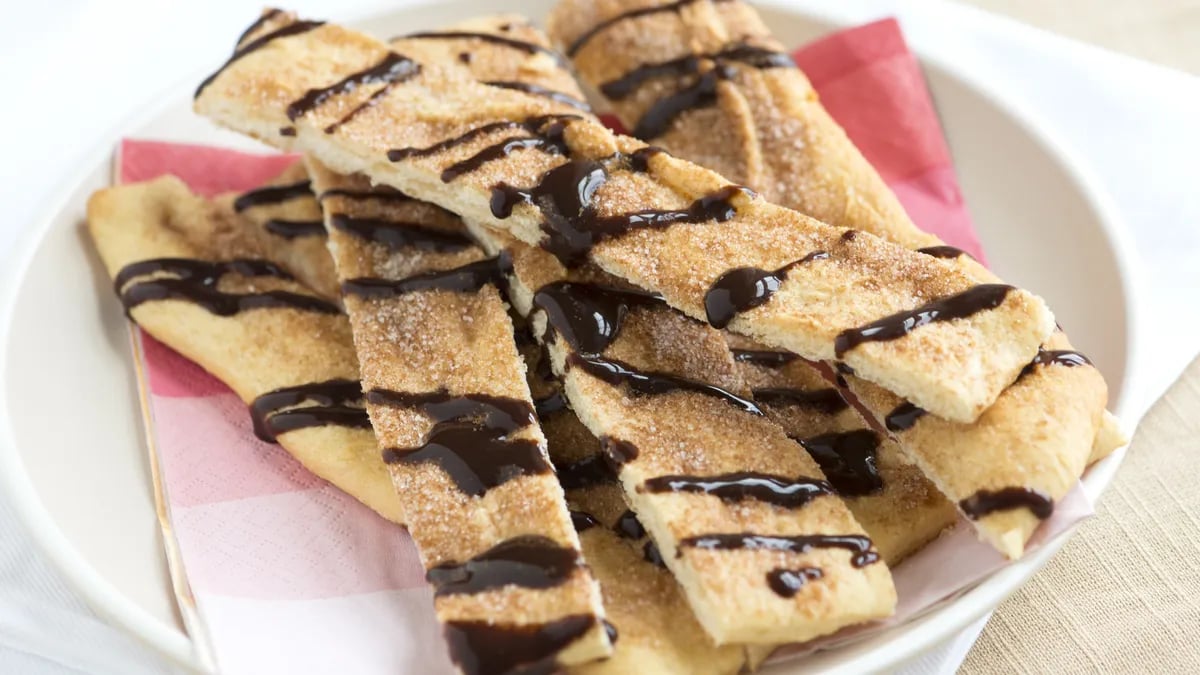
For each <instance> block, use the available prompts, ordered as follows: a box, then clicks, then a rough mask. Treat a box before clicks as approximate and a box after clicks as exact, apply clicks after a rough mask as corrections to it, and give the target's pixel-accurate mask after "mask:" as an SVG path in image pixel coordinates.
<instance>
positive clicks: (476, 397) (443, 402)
mask: <svg viewBox="0 0 1200 675" xmlns="http://www.w3.org/2000/svg"><path fill="white" fill-rule="evenodd" d="M367 402H368V403H370V404H372V405H381V406H398V407H404V408H412V409H416V410H420V411H421V412H422V413H423V414H425V415H426V416H428V417H430V418H431V419H432V420H433V422H434V425H433V428H432V429H430V430H429V433H428V434H427V435H426V439H425V443H424V444H423V445H421V446H418V447H415V448H388V449H386V450H384V451H383V459H384V461H385V462H388V463H389V464H422V463H432V464H437V465H438V466H440V467H441V468H442V470H443V471H444V472H445V473H446V475H447V476H449V478H450V479H451V480H452V481H453V482H454V484H455V485H456V486H457V487H458V489H459V490H460V491H462V492H463V493H465V494H468V495H471V496H475V497H478V496H482V495H483V494H484V493H486V492H487V491H488V490H489V489H491V488H494V487H496V486H498V485H501V484H503V483H506V482H508V481H510V480H513V479H514V478H518V477H520V476H525V475H537V474H544V473H550V472H551V471H552V469H551V467H550V463H549V462H547V461H546V458H545V455H544V453H543V452H542V449H541V448H540V447H538V444H537V442H536V441H533V440H529V439H514V438H509V435H510V434H511V433H512V432H514V431H517V430H519V429H523V428H525V427H527V426H529V425H531V424H533V423H534V413H533V407H532V406H531V405H529V403H527V402H525V401H522V400H519V399H512V398H504V397H499V396H488V395H485V394H471V395H463V396H453V395H451V394H448V393H446V392H433V393H427V394H410V393H402V392H394V391H388V390H384V389H373V390H371V391H369V392H367Z"/></svg>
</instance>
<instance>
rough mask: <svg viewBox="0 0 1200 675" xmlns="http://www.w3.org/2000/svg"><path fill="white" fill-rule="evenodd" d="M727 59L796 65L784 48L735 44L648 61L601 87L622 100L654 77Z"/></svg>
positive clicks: (608, 95) (774, 65)
mask: <svg viewBox="0 0 1200 675" xmlns="http://www.w3.org/2000/svg"><path fill="white" fill-rule="evenodd" d="M726 61H734V62H738V63H742V64H746V65H749V66H751V67H754V68H789V67H792V68H794V67H795V65H796V64H795V63H793V62H792V59H791V57H790V56H788V55H787V54H784V53H782V52H777V51H774V50H769V49H764V48H762V47H754V46H751V45H747V44H735V45H732V46H730V47H726V48H725V49H722V50H721V51H719V52H710V53H706V54H688V55H687V56H681V57H679V58H677V59H671V60H669V61H659V62H656V63H645V64H642V65H640V66H638V67H637V68H634V69H633V70H631V71H629V72H627V73H625V74H624V75H622V76H621V77H618V78H617V79H615V80H609V81H608V82H605V83H603V84H601V85H600V87H599V89H600V93H602V94H604V96H605V97H606V98H608V99H611V100H621V99H623V98H626V97H628V96H629V95H630V94H633V93H634V92H635V91H637V90H638V89H639V88H640V87H641V86H642V85H643V84H645V83H646V82H648V81H650V80H652V79H656V78H660V77H671V76H674V77H682V76H684V75H688V74H694V73H699V72H700V66H701V65H702V64H703V63H705V62H716V64H717V65H720V64H722V63H723V62H726Z"/></svg>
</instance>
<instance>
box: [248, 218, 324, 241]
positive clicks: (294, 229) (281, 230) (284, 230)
mask: <svg viewBox="0 0 1200 675" xmlns="http://www.w3.org/2000/svg"><path fill="white" fill-rule="evenodd" d="M263 229H264V230H266V231H267V232H270V233H271V234H273V235H275V236H277V237H283V238H284V239H296V238H298V237H323V236H325V234H326V233H325V221H323V220H284V219H282V218H272V219H270V220H268V221H267V222H265V223H263Z"/></svg>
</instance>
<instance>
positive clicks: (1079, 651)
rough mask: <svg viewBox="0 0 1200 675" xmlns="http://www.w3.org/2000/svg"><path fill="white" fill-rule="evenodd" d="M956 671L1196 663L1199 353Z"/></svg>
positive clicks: (1159, 668) (1183, 669) (1174, 668)
mask: <svg viewBox="0 0 1200 675" xmlns="http://www.w3.org/2000/svg"><path fill="white" fill-rule="evenodd" d="M960 672H961V673H966V674H968V675H976V674H982V673H1005V674H1007V673H1156V674H1157V673H1200V358H1197V359H1196V360H1195V361H1193V362H1192V364H1191V365H1190V366H1188V368H1187V370H1186V371H1185V372H1184V374H1183V376H1182V377H1180V379H1179V381H1177V382H1176V383H1175V384H1174V385H1172V387H1171V388H1170V390H1168V391H1167V393H1166V394H1165V395H1164V396H1163V397H1162V398H1161V399H1160V400H1159V401H1158V402H1157V403H1156V404H1155V405H1154V407H1153V408H1151V410H1150V412H1149V413H1147V415H1146V417H1145V418H1144V419H1143V420H1142V423H1141V425H1140V426H1139V427H1138V429H1137V432H1136V433H1135V434H1134V437H1133V443H1132V444H1131V446H1130V448H1129V455H1128V457H1127V458H1126V459H1125V463H1124V465H1122V467H1121V469H1120V471H1119V472H1118V473H1117V476H1116V478H1115V480H1114V481H1113V484H1112V486H1111V488H1110V489H1109V490H1108V491H1107V492H1106V493H1105V494H1104V496H1103V497H1101V499H1100V503H1099V504H1098V505H1097V509H1096V516H1095V517H1094V518H1092V519H1091V520H1089V521H1088V522H1086V523H1085V524H1084V525H1083V526H1082V527H1081V528H1080V530H1079V532H1078V533H1077V534H1076V536H1074V537H1073V538H1072V539H1071V541H1070V542H1068V543H1067V545H1066V546H1065V547H1063V550H1062V551H1061V552H1059V554H1058V555H1057V556H1055V558H1054V559H1053V560H1051V561H1050V564H1048V565H1047V566H1046V568H1045V569H1043V570H1042V571H1041V572H1039V573H1038V574H1037V576H1035V577H1034V578H1033V579H1032V580H1031V581H1030V582H1029V583H1028V584H1026V585H1025V586H1024V587H1023V588H1021V590H1019V591H1017V593H1016V594H1015V595H1013V597H1011V598H1010V599H1009V600H1007V601H1006V602H1005V603H1004V604H1003V605H1001V606H1000V609H998V610H997V611H996V614H995V615H994V616H993V617H992V620H991V621H990V622H988V625H987V628H986V629H985V630H984V631H983V635H982V636H981V637H980V639H979V641H978V642H977V643H976V644H975V646H974V648H972V650H971V652H970V654H969V655H968V656H967V660H966V661H965V662H964V663H963V666H962V669H961V671H960Z"/></svg>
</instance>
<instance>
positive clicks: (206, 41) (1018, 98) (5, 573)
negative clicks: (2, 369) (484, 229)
mask: <svg viewBox="0 0 1200 675" xmlns="http://www.w3.org/2000/svg"><path fill="white" fill-rule="evenodd" d="M793 2H794V4H795V5H796V6H799V7H804V8H806V9H811V10H813V11H817V12H822V13H825V14H828V15H830V16H835V17H838V18H841V19H843V20H845V21H846V22H848V23H860V22H865V21H867V20H870V19H874V18H879V17H882V16H888V15H894V16H898V17H900V19H901V22H902V24H903V26H904V30H905V33H906V35H907V37H908V39H909V42H910V43H911V44H912V45H913V47H914V48H915V49H916V50H917V51H918V53H920V54H929V55H935V56H937V57H939V58H943V59H953V60H954V61H955V62H956V63H957V64H958V65H960V66H961V67H962V68H963V69H964V70H966V71H969V72H972V73H974V74H975V75H977V76H978V78H979V79H980V80H981V81H985V82H987V83H988V84H989V86H990V87H991V88H992V90H993V91H994V93H995V94H997V95H998V96H1000V97H1002V98H1005V99H1007V100H1010V101H1014V102H1016V103H1018V104H1019V105H1020V106H1021V107H1022V108H1024V109H1028V110H1030V111H1032V112H1033V113H1034V114H1036V115H1037V116H1038V117H1039V118H1040V120H1041V121H1042V123H1043V124H1044V126H1045V127H1046V128H1047V129H1049V130H1050V131H1051V132H1053V133H1054V134H1055V135H1056V136H1058V138H1059V139H1060V141H1062V143H1063V144H1064V145H1065V146H1066V147H1067V148H1068V149H1069V150H1070V151H1071V152H1073V153H1074V154H1075V155H1076V156H1077V157H1078V158H1079V159H1081V160H1083V162H1084V164H1085V165H1086V166H1087V168H1088V169H1089V170H1090V171H1091V172H1092V173H1093V174H1094V175H1095V176H1097V177H1098V178H1099V179H1100V182H1101V184H1102V187H1104V188H1106V189H1107V190H1108V191H1109V193H1110V194H1111V196H1112V197H1113V201H1114V203H1115V205H1116V207H1117V209H1118V213H1119V216H1120V217H1121V218H1122V219H1123V220H1124V222H1125V224H1126V226H1127V227H1128V228H1129V230H1130V232H1131V234H1132V238H1133V242H1134V244H1135V245H1136V247H1137V253H1138V256H1139V257H1140V258H1141V260H1142V262H1143V269H1142V278H1141V281H1142V282H1143V283H1142V291H1143V293H1142V296H1141V297H1140V298H1139V301H1140V304H1141V307H1142V310H1143V311H1142V317H1143V323H1144V332H1143V335H1144V337H1145V339H1146V340H1147V341H1151V340H1152V343H1151V344H1152V345H1153V346H1152V347H1151V348H1149V349H1146V350H1144V354H1143V358H1142V359H1141V361H1140V362H1139V363H1136V364H1134V370H1135V373H1136V376H1135V379H1134V382H1135V390H1134V391H1133V393H1132V396H1131V401H1130V402H1131V406H1130V409H1131V410H1132V411H1133V412H1134V414H1135V415H1138V416H1140V414H1141V413H1142V412H1143V411H1144V409H1145V408H1146V407H1148V406H1149V404H1150V403H1151V402H1152V401H1153V400H1154V399H1155V398H1156V397H1157V396H1158V395H1159V394H1160V393H1161V392H1162V391H1163V390H1165V389H1166V387H1167V386H1168V385H1169V384H1170V383H1171V382H1172V381H1173V380H1174V379H1175V378H1176V377H1177V376H1178V375H1179V373H1180V372H1181V371H1182V369H1183V367H1184V366H1185V365H1186V364H1187V363H1188V362H1189V361H1190V359H1191V357H1192V356H1193V355H1194V354H1195V353H1196V350H1197V347H1198V345H1197V341H1196V339H1195V336H1196V335H1197V334H1200V303H1197V302H1196V300H1195V292H1196V291H1197V290H1200V190H1198V189H1197V187H1196V183H1195V181H1196V171H1195V162H1196V159H1197V158H1198V157H1200V132H1197V130H1196V127H1195V121H1196V120H1197V119H1200V80H1198V79H1197V78H1195V77H1192V76H1190V75H1187V74H1184V73H1182V72H1177V71H1172V70H1169V69H1165V68H1161V67H1157V66H1152V65H1149V64H1146V63H1143V62H1139V61H1136V60H1133V59H1129V58H1126V57H1122V56H1119V55H1116V54H1112V53H1110V52H1106V51H1103V50H1100V49H1096V48H1092V47H1088V46H1085V45H1081V44H1079V43H1076V42H1070V41H1067V40H1063V39H1061V38H1057V37H1055V36H1052V35H1049V34H1046V33H1043V32H1040V31H1036V30H1032V29H1029V28H1026V27H1023V26H1021V25H1019V24H1016V23H1014V22H1011V21H1007V20H1003V19H998V18H995V17H992V16H991V15H987V14H984V13H982V12H979V11H976V10H973V9H970V8H966V7H961V6H958V5H953V4H951V3H947V2H943V1H942V0H857V1H856V2H853V3H837V2H829V1H828V0H793ZM261 4H262V3H261V1H260V0H250V1H246V0H209V1H208V2H203V3H196V2H184V1H182V0H126V1H123V2H101V1H100V0H50V1H49V2H21V3H9V4H8V5H7V6H5V8H4V10H5V11H4V19H5V20H4V21H3V22H0V85H2V86H3V97H4V98H3V102H4V105H0V129H3V130H4V131H5V137H4V138H5V140H4V149H5V153H4V155H5V156H4V176H3V180H2V181H0V198H2V201H0V203H3V204H4V218H2V219H0V259H3V257H4V256H5V255H7V252H8V251H9V250H10V249H11V247H12V246H13V245H14V243H15V242H16V241H17V240H18V238H19V236H20V235H21V233H22V229H23V226H24V225H25V224H26V223H28V222H29V221H30V220H31V219H32V218H34V217H35V216H37V215H39V214H40V212H41V209H42V208H43V205H44V204H45V203H46V202H47V200H49V199H50V197H51V196H52V195H53V191H54V190H55V189H56V188H57V187H58V185H59V181H60V180H61V178H62V177H63V176H64V175H69V174H70V173H71V170H70V168H71V164H70V162H71V160H73V159H75V158H77V157H81V156H83V153H85V152H86V151H88V150H90V149H92V148H94V147H96V145H97V143H99V142H100V141H101V140H102V139H103V138H104V135H105V134H106V133H108V132H109V131H110V130H112V129H113V128H114V127H115V126H116V125H117V124H119V123H120V122H121V120H123V119H125V118H126V117H127V116H128V115H129V113H130V107H129V106H130V103H131V102H134V103H137V102H142V101H146V100H147V99H148V97H150V96H152V95H153V94H154V93H155V92H158V91H161V90H164V89H167V88H169V87H171V86H172V85H174V84H175V83H176V82H177V81H178V80H179V79H180V78H181V77H187V76H188V75H195V74H197V73H202V72H204V71H205V69H206V68H210V67H211V65H212V63H214V62H216V61H218V60H219V59H220V58H221V57H222V54H221V53H220V52H221V50H222V49H224V45H221V44H217V43H216V42H214V41H213V40H212V36H213V35H233V34H236V32H237V31H238V30H240V29H241V28H242V27H244V24H245V23H246V16H247V15H249V14H252V13H253V12H254V11H255V9H256V8H258V7H259V6H261ZM287 4H288V6H289V7H294V8H296V9H297V10H299V11H301V13H304V14H309V15H313V16H333V17H338V16H348V15H355V14H361V13H365V12H367V11H369V10H370V9H372V8H386V9H394V8H396V7H397V5H400V4H403V3H402V2H400V1H393V2H390V3H383V4H381V3H380V2H379V0H342V1H341V2H335V1H333V0H307V1H300V2H291V3H287ZM1097 11H1102V10H1101V9H1099V8H1098V9H1097ZM21 528H22V526H21V524H20V523H18V522H17V521H16V519H15V516H14V514H13V512H12V510H11V509H10V508H9V507H8V505H7V504H4V503H0V672H4V673H9V672H14V673H16V672H19V673H33V674H35V675H37V674H41V673H77V672H84V673H122V674H124V673H135V674H141V673H160V672H168V671H169V670H170V669H169V667H168V666H167V665H165V664H164V663H163V662H162V661H161V660H160V659H158V658H157V657H156V656H155V655H154V654H152V653H151V652H149V651H148V650H146V649H145V648H143V647H141V646H140V645H138V644H137V643H136V641H134V640H133V639H132V638H130V637H128V636H126V635H125V634H124V633H123V632H121V631H120V630H119V629H116V628H112V627H109V626H107V625H105V624H104V623H103V622H101V621H100V620H98V619H97V618H95V616H94V615H92V614H91V612H90V611H88V609H87V608H86V607H85V606H84V605H83V603H82V602H81V601H80V600H79V599H78V598H77V597H76V596H75V595H74V594H73V593H72V591H71V590H70V589H69V588H68V587H67V586H66V585H65V584H64V582H63V581H62V580H61V579H60V578H59V577H58V575H57V574H55V572H54V571H53V570H52V569H50V567H49V566H48V565H47V564H46V563H44V562H43V561H42V560H40V559H39V558H38V556H37V554H36V553H35V552H34V550H33V548H32V545H31V544H30V543H29V540H28V538H27V537H26V536H25V535H24V533H23V531H22V529H21ZM983 625H984V623H983V621H980V622H978V623H977V624H976V625H975V626H972V627H970V628H968V629H967V630H965V631H963V633H962V634H960V635H959V636H958V637H957V638H955V639H954V640H951V641H950V642H949V643H947V644H946V645H943V646H942V647H940V648H939V649H937V650H934V651H931V652H930V653H928V654H926V655H925V656H924V657H922V658H921V659H919V660H917V661H915V662H913V663H912V664H909V666H908V667H907V668H906V669H905V671H904V672H905V675H917V674H926V673H929V674H933V673H952V672H954V670H955V669H956V668H957V666H958V664H959V663H961V661H962V659H963V657H964V655H965V654H966V652H967V650H968V649H969V648H970V645H971V644H972V643H973V642H974V640H975V639H976V637H977V636H978V634H979V632H980V630H982V628H983Z"/></svg>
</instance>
